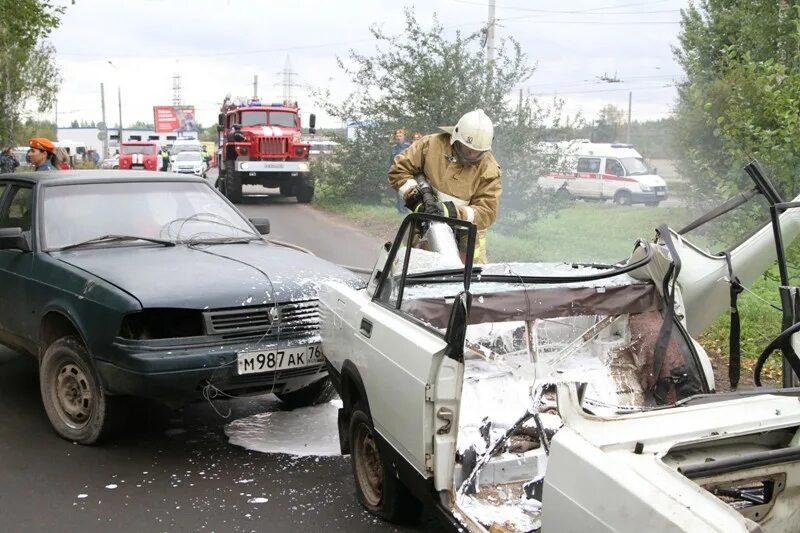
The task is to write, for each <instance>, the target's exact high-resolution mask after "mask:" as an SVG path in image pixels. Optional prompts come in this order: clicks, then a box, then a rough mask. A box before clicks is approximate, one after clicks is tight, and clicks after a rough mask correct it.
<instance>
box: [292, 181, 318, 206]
mask: <svg viewBox="0 0 800 533" xmlns="http://www.w3.org/2000/svg"><path fill="white" fill-rule="evenodd" d="M296 196H297V203H298V204H307V203H309V202H310V201H311V200H312V199H313V198H314V186H313V185H307V184H305V183H298V184H297V194H296Z"/></svg>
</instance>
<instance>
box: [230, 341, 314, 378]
mask: <svg viewBox="0 0 800 533" xmlns="http://www.w3.org/2000/svg"><path fill="white" fill-rule="evenodd" d="M237 358H238V363H239V366H238V372H239V374H240V375H241V374H257V373H259V372H273V371H275V370H285V369H288V368H299V367H303V366H309V365H316V364H319V363H321V362H322V350H321V349H320V347H319V344H309V345H305V346H295V347H275V348H269V349H267V350H253V351H248V352H239V353H238V354H237Z"/></svg>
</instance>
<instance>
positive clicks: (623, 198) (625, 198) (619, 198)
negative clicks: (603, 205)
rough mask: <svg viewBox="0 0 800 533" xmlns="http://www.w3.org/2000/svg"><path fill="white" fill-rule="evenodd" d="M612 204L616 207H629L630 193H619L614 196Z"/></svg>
mask: <svg viewBox="0 0 800 533" xmlns="http://www.w3.org/2000/svg"><path fill="white" fill-rule="evenodd" d="M614 203H615V204H617V205H631V193H629V192H628V191H619V192H617V194H615V195H614Z"/></svg>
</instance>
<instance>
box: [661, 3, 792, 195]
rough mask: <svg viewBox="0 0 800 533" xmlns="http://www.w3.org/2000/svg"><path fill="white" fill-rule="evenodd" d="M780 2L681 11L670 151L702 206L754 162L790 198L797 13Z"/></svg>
mask: <svg viewBox="0 0 800 533" xmlns="http://www.w3.org/2000/svg"><path fill="white" fill-rule="evenodd" d="M793 4H794V3H793V2H788V1H786V0H778V1H776V0H758V1H752V0H703V1H701V2H699V4H698V5H690V7H689V8H688V9H686V10H683V11H682V30H681V33H680V36H679V42H680V46H679V47H678V48H676V49H675V51H674V53H675V57H676V60H677V61H678V62H679V63H680V65H681V66H682V67H683V69H684V71H685V72H686V82H685V83H682V84H681V85H679V87H678V104H677V108H676V117H677V120H676V123H675V137H674V140H675V144H676V148H677V150H678V152H679V153H680V155H681V160H682V169H681V170H682V172H683V173H684V174H685V175H686V176H687V177H688V178H689V179H690V180H691V181H692V183H693V187H694V189H695V191H696V192H698V193H700V197H703V198H717V197H725V196H730V195H731V194H732V193H734V192H736V191H738V190H740V189H741V188H743V187H749V186H750V184H749V181H748V179H747V178H746V177H745V176H744V174H743V173H742V172H741V168H742V166H744V164H745V163H746V162H747V161H748V160H749V159H751V158H753V157H755V158H758V159H759V160H760V161H761V162H763V163H764V164H765V165H766V167H767V169H768V170H769V172H770V177H771V178H772V179H773V180H774V181H775V182H776V183H778V184H779V186H781V187H782V188H783V189H784V191H785V193H786V194H788V195H791V196H794V195H796V194H797V193H798V192H800V188H798V183H797V179H798V170H800V168H798V162H797V153H798V151H800V120H798V111H797V102H798V97H799V96H800V69H799V68H798V67H800V7H799V6H797V5H793Z"/></svg>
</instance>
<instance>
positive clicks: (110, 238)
mask: <svg viewBox="0 0 800 533" xmlns="http://www.w3.org/2000/svg"><path fill="white" fill-rule="evenodd" d="M130 241H147V242H152V243H154V244H161V245H162V246H175V243H174V242H172V241H165V240H163V239H153V238H151V237H137V236H136V235H103V236H101V237H95V238H93V239H88V240H85V241H82V242H77V243H75V244H68V245H67V246H62V247H61V248H55V251H57V252H63V251H64V250H71V249H73V248H81V247H83V246H89V245H92V244H105V243H110V242H130Z"/></svg>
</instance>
